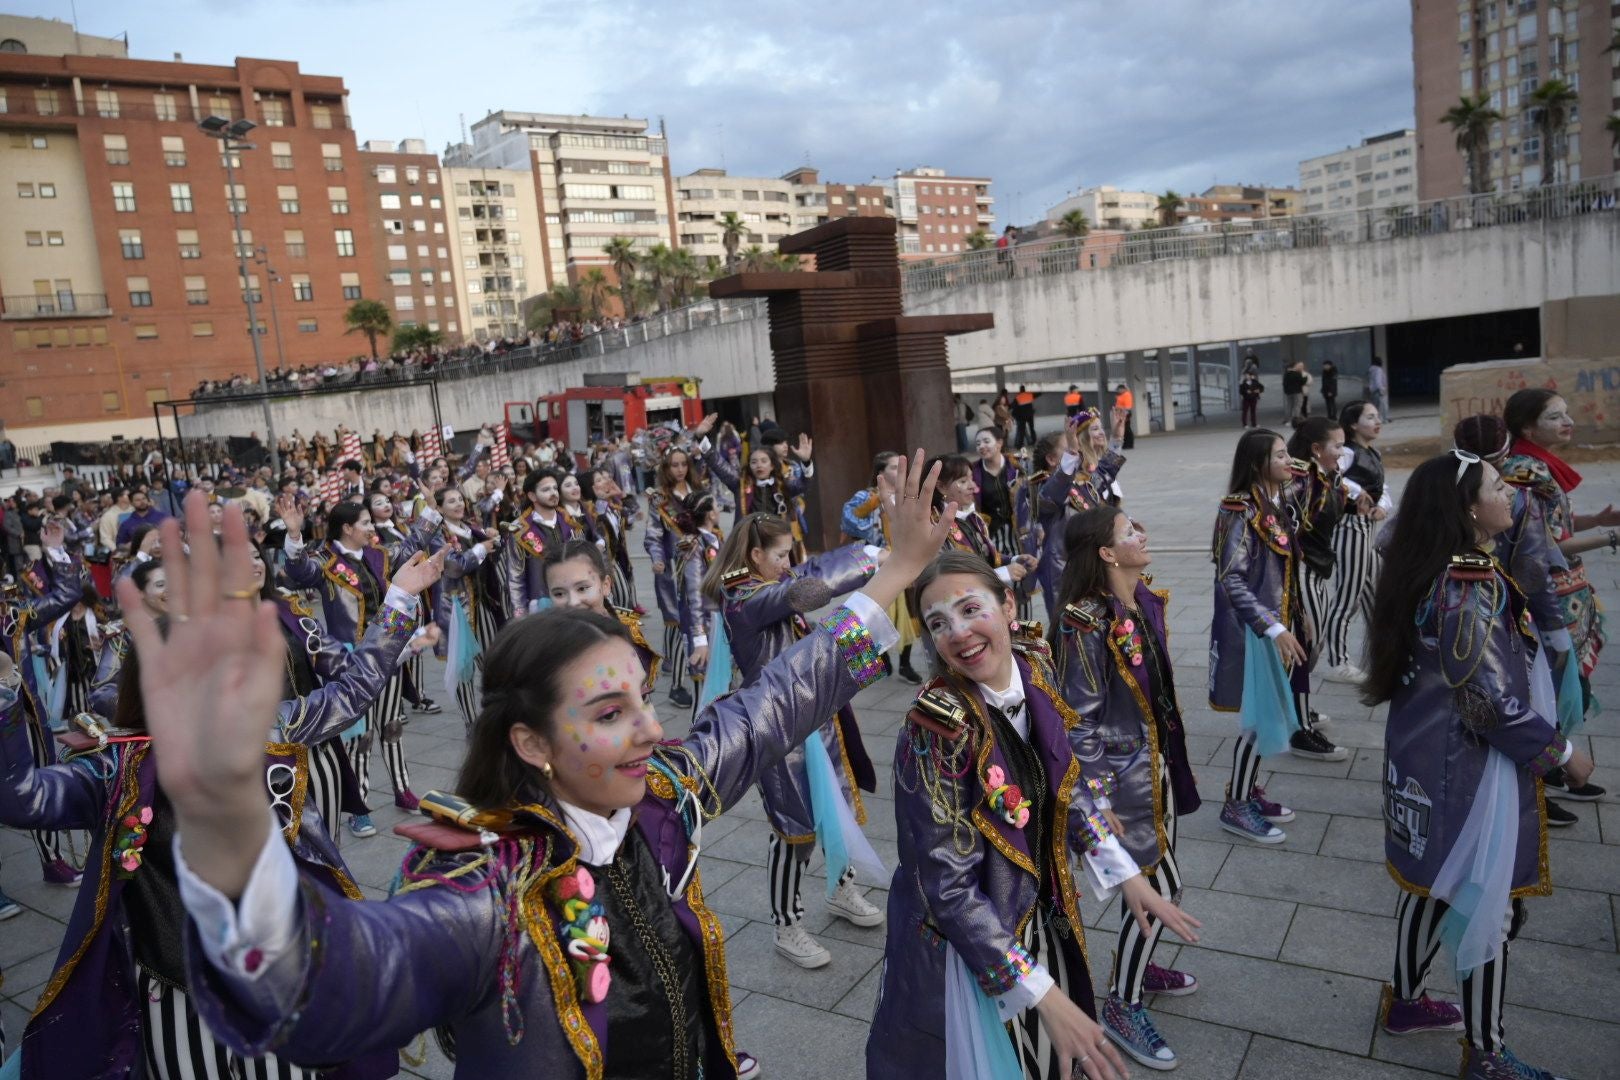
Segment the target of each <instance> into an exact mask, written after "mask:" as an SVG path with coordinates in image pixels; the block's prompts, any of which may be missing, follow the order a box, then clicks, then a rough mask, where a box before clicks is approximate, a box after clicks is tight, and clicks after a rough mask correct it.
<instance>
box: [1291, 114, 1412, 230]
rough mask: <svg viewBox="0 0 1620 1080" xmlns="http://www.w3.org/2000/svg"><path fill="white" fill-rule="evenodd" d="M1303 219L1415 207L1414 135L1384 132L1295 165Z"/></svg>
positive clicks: (1408, 129) (1403, 132)
mask: <svg viewBox="0 0 1620 1080" xmlns="http://www.w3.org/2000/svg"><path fill="white" fill-rule="evenodd" d="M1299 187H1300V190H1301V191H1302V192H1303V193H1304V203H1303V205H1302V208H1301V213H1306V214H1332V213H1337V212H1339V211H1343V210H1367V209H1374V210H1381V209H1383V208H1385V207H1389V206H1404V205H1407V204H1409V203H1413V202H1416V201H1417V132H1415V131H1413V130H1412V129H1411V128H1402V129H1400V130H1398V131H1389V132H1385V133H1384V134H1382V135H1374V136H1371V137H1370V138H1366V139H1363V140H1361V145H1360V146H1349V147H1346V148H1345V149H1343V150H1335V151H1334V152H1333V153H1331V154H1322V155H1319V156H1317V157H1313V158H1306V159H1305V160H1304V161H1302V162H1300V163H1299Z"/></svg>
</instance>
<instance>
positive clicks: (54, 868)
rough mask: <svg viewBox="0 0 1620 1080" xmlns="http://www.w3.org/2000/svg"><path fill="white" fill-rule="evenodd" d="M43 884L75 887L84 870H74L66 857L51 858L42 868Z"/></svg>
mask: <svg viewBox="0 0 1620 1080" xmlns="http://www.w3.org/2000/svg"><path fill="white" fill-rule="evenodd" d="M43 875H44V878H45V884H47V885H60V886H61V887H62V888H64V889H77V888H78V887H79V882H81V881H83V880H84V871H82V870H75V869H73V867H71V866H69V865H68V861H67V860H66V859H52V860H51V861H50V862H48V863H46V864H45V866H44V868H43Z"/></svg>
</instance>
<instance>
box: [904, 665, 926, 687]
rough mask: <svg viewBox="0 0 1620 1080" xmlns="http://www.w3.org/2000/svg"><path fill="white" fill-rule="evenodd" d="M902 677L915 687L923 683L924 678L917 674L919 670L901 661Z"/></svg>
mask: <svg viewBox="0 0 1620 1080" xmlns="http://www.w3.org/2000/svg"><path fill="white" fill-rule="evenodd" d="M900 677H901V678H902V679H904V680H906V682H908V683H911V684H913V685H916V684H918V683H920V682H922V676H921V675H919V674H917V669H916V668H914V667H912V666H911V665H910V664H909V663H906V662H905V661H901V664H900Z"/></svg>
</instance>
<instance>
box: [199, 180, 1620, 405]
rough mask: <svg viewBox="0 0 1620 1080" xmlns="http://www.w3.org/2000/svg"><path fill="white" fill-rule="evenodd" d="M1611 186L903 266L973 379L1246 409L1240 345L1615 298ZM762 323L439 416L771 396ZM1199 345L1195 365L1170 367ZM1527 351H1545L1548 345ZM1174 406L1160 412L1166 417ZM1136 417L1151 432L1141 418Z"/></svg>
mask: <svg viewBox="0 0 1620 1080" xmlns="http://www.w3.org/2000/svg"><path fill="white" fill-rule="evenodd" d="M1616 195H1617V178H1616V177H1606V178H1603V179H1600V180H1595V181H1584V182H1581V183H1577V184H1569V185H1560V186H1558V187H1551V188H1542V189H1536V190H1534V191H1530V192H1520V193H1514V194H1513V195H1509V196H1504V197H1501V198H1494V197H1482V198H1477V199H1476V198H1461V199H1451V200H1441V201H1437V202H1434V203H1426V204H1421V205H1419V206H1417V207H1415V208H1412V211H1413V212H1409V213H1399V214H1391V213H1388V212H1382V211H1380V212H1376V213H1375V212H1369V211H1360V212H1352V213H1348V214H1339V215H1329V216H1323V217H1312V218H1299V219H1275V220H1272V221H1267V222H1256V223H1252V224H1247V225H1240V226H1229V227H1225V228H1219V229H1216V228H1207V229H1206V228H1204V227H1201V226H1183V227H1180V228H1174V229H1156V230H1150V231H1144V232H1138V233H1112V232H1103V233H1097V234H1093V235H1092V236H1088V237H1086V238H1084V239H1083V240H1064V241H1057V242H1046V243H1035V244H1029V245H1024V246H1021V247H1020V248H1018V249H1017V250H1016V251H1015V252H1014V253H1013V254H1012V255H1011V256H1010V257H1009V256H1006V255H1004V254H1003V253H1000V252H997V251H993V250H991V251H981V252H971V253H968V254H966V255H963V256H955V257H951V258H944V259H941V260H939V261H938V262H935V263H932V264H928V265H921V266H912V267H908V268H907V270H906V274H905V277H906V309H907V312H908V314H920V315H934V314H953V313H964V312H978V311H988V312H990V313H992V314H993V315H994V316H995V328H994V329H993V330H989V331H985V332H981V333H976V334H971V335H967V336H964V337H960V338H957V339H955V340H954V341H953V342H952V344H951V367H952V370H953V372H955V373H957V375H958V378H957V382H958V384H959V387H960V388H962V389H964V390H977V389H979V388H981V387H985V386H989V385H992V384H993V383H999V382H1001V381H1002V379H1003V378H1005V379H1006V380H1007V381H1010V382H1012V383H1015V384H1016V383H1018V382H1028V383H1029V384H1030V385H1031V386H1032V387H1035V386H1044V388H1047V389H1057V388H1059V384H1061V385H1066V384H1067V383H1069V382H1078V383H1080V384H1081V385H1082V386H1085V387H1086V388H1087V389H1091V388H1093V387H1096V386H1098V385H1099V383H1102V382H1107V383H1109V384H1114V383H1117V382H1118V381H1121V380H1122V379H1128V380H1130V381H1131V382H1132V383H1133V384H1134V386H1133V388H1134V389H1138V390H1139V393H1140V391H1142V390H1146V391H1147V392H1148V394H1149V395H1151V396H1153V397H1155V398H1157V400H1158V401H1165V400H1173V401H1177V402H1178V404H1179V406H1180V408H1181V411H1182V412H1183V413H1184V414H1188V413H1190V412H1191V411H1192V410H1193V409H1195V408H1197V407H1198V405H1199V404H1200V403H1201V404H1202V405H1203V406H1204V408H1205V409H1206V411H1210V412H1219V411H1224V410H1225V409H1226V408H1228V407H1229V405H1230V404H1231V403H1230V402H1229V401H1228V400H1226V398H1227V394H1228V389H1229V383H1230V381H1231V379H1232V377H1233V375H1232V373H1233V371H1234V369H1235V364H1236V360H1237V355H1238V354H1237V343H1238V342H1240V341H1250V340H1254V339H1279V345H1278V346H1276V347H1274V348H1273V349H1272V350H1271V351H1270V352H1269V353H1264V352H1263V355H1265V356H1266V359H1267V361H1268V363H1269V362H1271V361H1273V360H1274V359H1275V358H1276V357H1277V356H1278V355H1279V354H1280V355H1281V356H1285V357H1290V358H1292V357H1295V356H1297V357H1299V358H1304V355H1305V349H1306V348H1307V347H1308V342H1307V341H1306V336H1307V335H1312V334H1321V333H1324V332H1330V331H1350V330H1357V329H1358V328H1359V329H1362V330H1363V331H1365V330H1367V329H1371V331H1372V334H1371V335H1370V344H1369V348H1371V349H1376V350H1377V351H1380V352H1382V353H1383V354H1384V355H1386V356H1388V355H1389V352H1388V350H1387V349H1385V348H1380V347H1379V343H1380V342H1381V341H1382V340H1383V339H1382V331H1383V328H1385V327H1391V326H1400V325H1402V324H1413V323H1419V322H1424V321H1429V320H1443V319H1450V318H1457V317H1462V316H1489V315H1493V314H1496V313H1504V312H1525V311H1526V310H1527V309H1530V310H1539V309H1540V308H1542V306H1543V305H1547V304H1556V303H1559V302H1563V301H1578V300H1582V299H1585V298H1601V297H1614V296H1616V295H1620V206H1617V199H1616ZM763 316H764V306H763V304H762V303H760V302H757V301H744V302H740V303H731V302H718V301H708V302H705V304H703V305H700V306H697V307H694V308H692V309H683V310H682V311H677V312H672V313H669V314H667V315H664V316H661V317H659V318H658V319H655V320H653V321H651V322H649V323H643V324H638V325H637V326H634V327H630V328H627V329H626V330H624V331H615V332H612V333H611V334H604V335H601V336H600V337H599V338H593V339H587V341H586V342H585V343H582V344H581V345H580V346H576V347H574V348H573V349H571V350H568V351H566V352H564V353H562V354H554V355H550V356H547V357H527V356H519V357H514V358H511V359H508V360H504V361H500V362H498V363H496V364H494V365H492V369H491V370H487V371H486V373H476V371H470V372H468V373H467V377H462V378H454V379H445V380H443V381H441V382H440V384H439V392H440V400H441V407H442V410H443V418H444V422H446V423H449V424H452V425H454V426H455V427H457V428H458V429H466V428H470V427H476V426H477V425H478V424H479V423H482V422H485V421H487V420H489V419H491V418H495V417H498V416H500V415H501V413H502V407H503V405H504V403H506V402H511V401H523V400H528V401H533V400H534V399H535V398H536V397H538V396H539V395H540V394H542V393H549V392H554V391H556V390H559V389H563V388H565V387H568V386H575V385H579V384H580V383H581V382H582V381H583V379H584V376H585V375H586V374H595V373H603V372H624V373H630V374H632V375H634V376H641V375H648V376H651V375H669V374H682V375H693V376H697V377H698V378H700V379H701V380H702V390H703V395H704V397H705V398H709V399H720V398H750V397H753V396H755V395H760V396H763V395H768V394H769V393H770V392H771V389H772V386H773V384H774V377H773V372H772V365H771V355H770V347H769V339H768V327H767V321H766V319H765V318H764V317H763ZM1532 336H1534V333H1532ZM1188 347H1192V349H1191V351H1190V352H1187V353H1185V355H1184V356H1183V358H1182V359H1181V360H1175V359H1172V360H1171V362H1170V363H1167V364H1159V363H1158V362H1157V359H1158V356H1166V357H1169V356H1170V354H1171V353H1178V354H1179V353H1181V351H1182V350H1186V349H1188ZM1211 347H1213V348H1214V350H1215V351H1214V353H1213V354H1212V353H1211V352H1210V349H1211ZM1526 347H1527V348H1528V350H1529V351H1530V352H1531V353H1532V354H1533V353H1534V352H1535V342H1534V341H1533V340H1532V341H1530V342H1527V343H1526ZM1149 353H1156V354H1157V355H1156V356H1154V357H1153V358H1151V359H1150V358H1149V357H1148V355H1147V354H1149ZM1499 355H1505V353H1504V354H1499ZM1365 356H1366V353H1365V351H1363V353H1362V354H1361V368H1360V370H1361V371H1364V370H1365ZM1110 357H1112V358H1113V359H1112V360H1110V359H1108V358H1110ZM1187 357H1196V358H1197V360H1196V362H1189V361H1188V359H1187ZM1469 358H1472V359H1480V358H1484V357H1469ZM1351 360H1352V362H1351V363H1350V364H1349V365H1348V366H1347V365H1346V364H1345V363H1343V362H1341V363H1340V368H1341V370H1342V371H1343V372H1344V373H1345V374H1346V375H1348V376H1351V377H1354V376H1356V375H1357V374H1359V373H1360V372H1359V371H1358V370H1357V367H1356V364H1355V363H1354V358H1351ZM1396 362H1397V363H1399V362H1400V361H1399V359H1398V358H1397V361H1396ZM477 370H484V369H477ZM1195 386H1196V387H1197V388H1198V392H1197V393H1193V392H1191V391H1192V388H1193V387H1195ZM1272 389H1273V390H1276V389H1277V388H1276V387H1273V388H1272ZM1213 399H1219V400H1213ZM753 407H754V403H753V402H747V403H745V408H750V409H751V408H753ZM767 407H768V403H767ZM1155 409H1156V411H1157V406H1155ZM275 411H276V414H277V415H276V429H277V430H278V431H291V430H292V429H293V428H294V427H298V428H300V429H302V430H303V431H305V432H306V433H307V432H311V431H314V430H319V429H323V428H325V429H330V428H332V427H334V426H336V424H337V423H339V422H342V423H346V424H348V425H349V426H351V427H355V428H358V429H359V430H361V431H363V432H369V431H370V430H371V429H372V428H381V429H382V430H383V432H384V433H388V432H390V431H392V430H400V431H409V430H412V429H413V428H420V427H424V426H426V423H427V422H428V421H429V419H430V417H431V412H430V411H429V409H428V407H427V394H426V392H425V391H424V390H422V389H420V388H415V389H412V388H404V389H400V390H399V391H398V392H396V393H388V394H382V393H375V392H358V391H357V392H354V393H345V394H339V395H330V396H321V397H304V398H293V399H287V400H285V401H282V402H279V403H277V405H276V406H275ZM1175 412H1176V410H1175V409H1172V410H1171V411H1170V415H1169V416H1168V417H1163V418H1162V419H1163V422H1164V423H1165V424H1166V426H1173V425H1174V416H1175ZM1140 419H1141V420H1142V422H1143V423H1144V424H1145V422H1146V419H1147V417H1146V412H1145V411H1143V413H1142V416H1141V418H1140ZM262 426H263V422H262V413H261V411H260V409H259V408H258V407H257V406H245V405H230V404H223V403H222V404H209V405H207V406H204V407H202V408H200V409H199V410H198V414H197V415H196V416H193V417H187V418H185V420H184V421H183V427H184V430H185V432H186V434H187V435H192V434H214V435H223V434H240V433H242V432H245V431H249V430H255V429H258V428H261V427H262Z"/></svg>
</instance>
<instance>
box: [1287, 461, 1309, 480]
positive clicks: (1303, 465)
mask: <svg viewBox="0 0 1620 1080" xmlns="http://www.w3.org/2000/svg"><path fill="white" fill-rule="evenodd" d="M1288 471H1289V472H1291V473H1293V474H1294V475H1295V476H1309V475H1311V463H1310V462H1309V461H1306V460H1305V459H1304V458H1289V459H1288Z"/></svg>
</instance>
